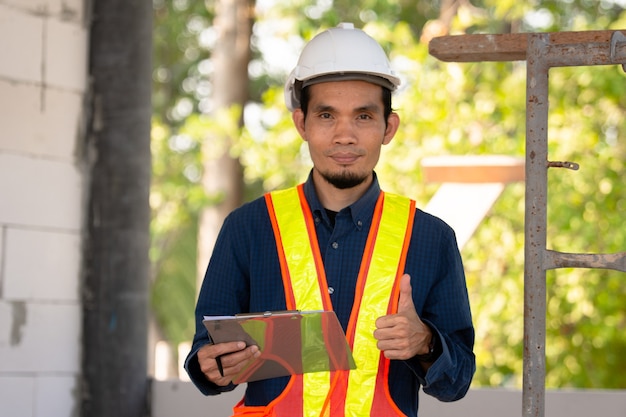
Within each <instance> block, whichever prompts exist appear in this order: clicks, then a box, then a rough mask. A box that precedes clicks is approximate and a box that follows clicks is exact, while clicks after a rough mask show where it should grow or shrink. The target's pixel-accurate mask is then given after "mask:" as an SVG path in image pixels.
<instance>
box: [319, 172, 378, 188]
mask: <svg viewBox="0 0 626 417" xmlns="http://www.w3.org/2000/svg"><path fill="white" fill-rule="evenodd" d="M320 175H321V176H322V178H323V179H324V180H326V182H328V183H329V184H330V185H332V186H334V187H335V188H337V189H340V190H346V189H348V188H354V187H356V186H357V185H361V184H363V182H364V181H365V180H366V179H367V178H368V176H367V175H359V174H356V173H354V172H346V171H344V172H340V173H331V172H320Z"/></svg>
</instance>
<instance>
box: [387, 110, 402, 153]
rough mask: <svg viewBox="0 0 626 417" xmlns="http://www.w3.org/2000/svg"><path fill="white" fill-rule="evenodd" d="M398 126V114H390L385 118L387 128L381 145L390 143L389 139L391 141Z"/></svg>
mask: <svg viewBox="0 0 626 417" xmlns="http://www.w3.org/2000/svg"><path fill="white" fill-rule="evenodd" d="M399 126H400V116H398V113H396V112H392V113H391V114H390V115H389V117H388V118H387V128H386V129H385V136H384V137H383V145H387V144H388V143H389V142H391V139H393V137H394V136H395V135H396V132H397V131H398V127H399Z"/></svg>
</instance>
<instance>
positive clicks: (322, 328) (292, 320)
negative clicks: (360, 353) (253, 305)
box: [203, 311, 356, 384]
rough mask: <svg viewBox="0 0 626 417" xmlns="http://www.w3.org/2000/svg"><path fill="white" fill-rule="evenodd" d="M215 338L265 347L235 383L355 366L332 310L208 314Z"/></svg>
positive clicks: (352, 367)
mask: <svg viewBox="0 0 626 417" xmlns="http://www.w3.org/2000/svg"><path fill="white" fill-rule="evenodd" d="M203 323H204V326H205V327H206V329H207V331H208V332H209V336H210V337H211V339H212V340H213V342H214V343H223V342H233V341H239V340H241V341H245V342H246V345H248V346H249V345H257V346H259V350H260V351H261V356H259V357H258V358H257V359H256V360H255V361H253V362H251V363H250V364H249V365H248V366H247V367H246V368H245V369H243V370H242V371H241V372H240V373H239V374H238V375H237V376H236V377H235V378H233V382H234V383H235V384H240V383H242V382H251V381H258V380H261V379H267V378H275V377H279V376H286V375H297V374H303V373H307V372H320V371H337V370H349V369H354V368H355V367H356V365H355V363H354V358H353V357H352V352H351V351H350V347H349V346H348V343H347V341H346V336H345V333H344V332H343V329H342V328H341V325H340V324H339V320H338V319H337V315H336V314H335V312H334V311H276V312H269V311H268V312H264V313H254V314H242V315H236V316H205V317H204V320H203Z"/></svg>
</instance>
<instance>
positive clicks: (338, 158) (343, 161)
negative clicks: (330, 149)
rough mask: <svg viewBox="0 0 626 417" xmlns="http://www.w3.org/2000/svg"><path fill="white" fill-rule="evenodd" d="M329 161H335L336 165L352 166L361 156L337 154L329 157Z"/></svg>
mask: <svg viewBox="0 0 626 417" xmlns="http://www.w3.org/2000/svg"><path fill="white" fill-rule="evenodd" d="M329 156H330V159H332V160H333V161H335V163H337V164H338V165H351V164H354V163H355V162H356V161H357V160H358V159H359V158H360V157H361V155H358V154H355V153H346V152H338V153H334V154H332V155H329Z"/></svg>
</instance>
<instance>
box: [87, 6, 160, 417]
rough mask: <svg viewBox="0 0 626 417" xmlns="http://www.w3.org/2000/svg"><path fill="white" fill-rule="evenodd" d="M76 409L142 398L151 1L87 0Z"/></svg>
mask: <svg viewBox="0 0 626 417" xmlns="http://www.w3.org/2000/svg"><path fill="white" fill-rule="evenodd" d="M91 6H92V16H91V18H92V21H91V27H90V35H91V39H90V62H89V73H90V77H91V83H92V84H91V94H90V100H89V103H88V104H87V112H88V113H89V123H88V126H87V132H86V139H85V142H86V145H85V160H86V161H87V165H88V166H87V171H88V176H89V179H88V186H87V193H86V194H87V201H86V203H87V214H86V219H85V240H84V264H83V278H84V281H83V385H82V402H81V415H82V416H85V417H87V416H89V417H105V416H106V417H139V416H145V415H149V410H148V405H147V398H148V395H147V392H148V379H147V349H148V348H147V334H148V332H147V327H148V283H149V258H148V250H149V240H150V239H149V224H150V209H149V203H148V197H149V185H150V173H151V158H150V118H151V102H150V98H151V94H150V91H151V71H152V63H151V54H152V2H151V1H146V0H93V1H92V2H91Z"/></svg>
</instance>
